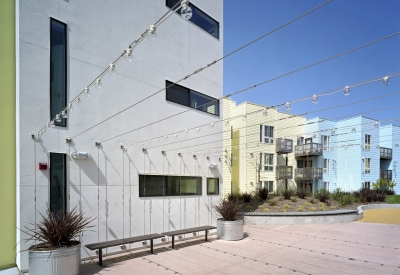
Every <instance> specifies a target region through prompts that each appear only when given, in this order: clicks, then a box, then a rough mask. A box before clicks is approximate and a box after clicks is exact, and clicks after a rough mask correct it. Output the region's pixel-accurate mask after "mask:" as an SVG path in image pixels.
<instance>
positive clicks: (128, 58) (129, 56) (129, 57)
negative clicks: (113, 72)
mask: <svg viewBox="0 0 400 275" xmlns="http://www.w3.org/2000/svg"><path fill="white" fill-rule="evenodd" d="M124 59H125V60H126V61H128V62H132V47H131V46H129V48H127V49H126V50H125V52H124Z"/></svg>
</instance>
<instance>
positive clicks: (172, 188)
mask: <svg viewBox="0 0 400 275" xmlns="http://www.w3.org/2000/svg"><path fill="white" fill-rule="evenodd" d="M166 178H167V180H166V186H165V195H166V196H179V195H180V193H179V177H173V176H168V177H166Z"/></svg>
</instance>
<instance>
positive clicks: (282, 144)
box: [276, 138, 293, 154]
mask: <svg viewBox="0 0 400 275" xmlns="http://www.w3.org/2000/svg"><path fill="white" fill-rule="evenodd" d="M276 153H277V154H288V153H293V140H291V139H284V138H278V139H277V140H276Z"/></svg>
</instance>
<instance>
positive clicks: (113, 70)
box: [108, 63, 116, 76]
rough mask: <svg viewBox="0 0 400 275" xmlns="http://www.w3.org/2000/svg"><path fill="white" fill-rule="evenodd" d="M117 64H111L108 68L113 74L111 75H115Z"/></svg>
mask: <svg viewBox="0 0 400 275" xmlns="http://www.w3.org/2000/svg"><path fill="white" fill-rule="evenodd" d="M115 72H116V71H115V65H114V64H112V63H111V64H110V67H109V68H108V73H109V74H110V75H111V76H113V75H115Z"/></svg>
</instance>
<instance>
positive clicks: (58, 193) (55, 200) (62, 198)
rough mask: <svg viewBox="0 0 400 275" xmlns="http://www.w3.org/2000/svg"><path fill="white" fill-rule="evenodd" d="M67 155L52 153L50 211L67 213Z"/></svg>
mask: <svg viewBox="0 0 400 275" xmlns="http://www.w3.org/2000/svg"><path fill="white" fill-rule="evenodd" d="M65 175H66V173H65V155H64V154H57V153H50V211H51V212H53V213H55V214H58V213H60V212H63V213H65V212H66V208H67V204H66V202H67V194H66V176H65Z"/></svg>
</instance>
